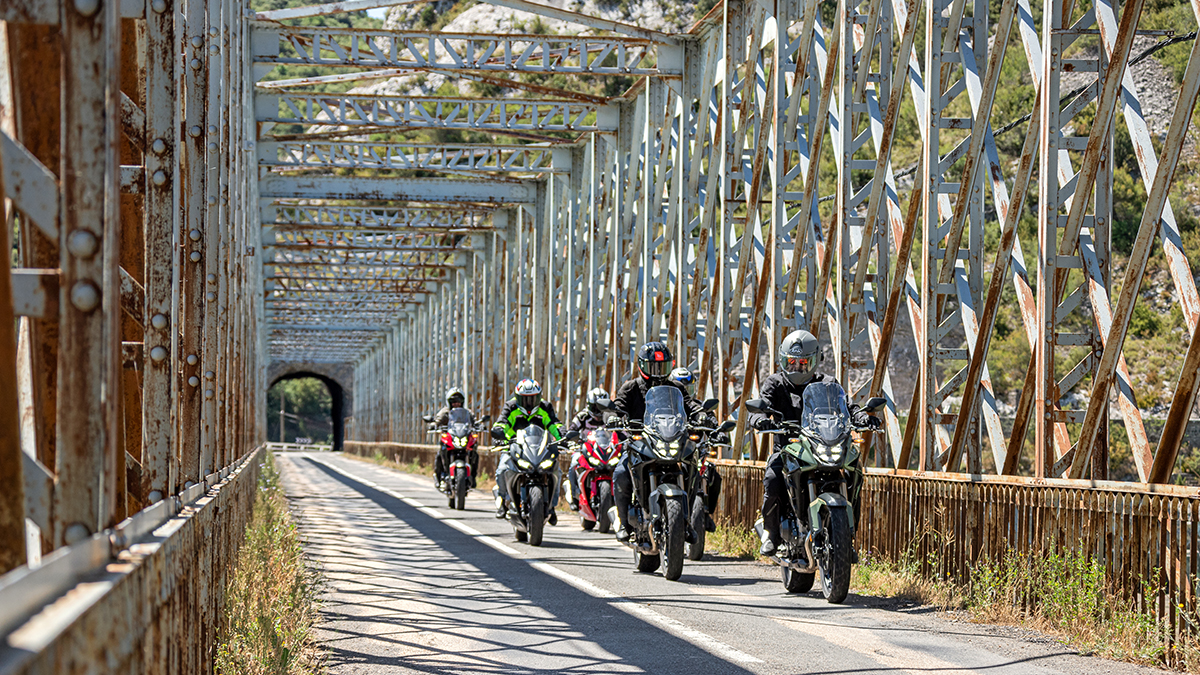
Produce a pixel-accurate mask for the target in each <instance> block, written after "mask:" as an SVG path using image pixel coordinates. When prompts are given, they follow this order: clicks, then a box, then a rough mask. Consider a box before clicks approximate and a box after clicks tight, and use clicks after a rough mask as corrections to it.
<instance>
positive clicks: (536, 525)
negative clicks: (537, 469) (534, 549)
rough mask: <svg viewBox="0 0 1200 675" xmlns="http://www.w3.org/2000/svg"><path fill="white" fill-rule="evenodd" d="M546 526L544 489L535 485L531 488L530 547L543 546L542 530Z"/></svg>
mask: <svg viewBox="0 0 1200 675" xmlns="http://www.w3.org/2000/svg"><path fill="white" fill-rule="evenodd" d="M545 526H546V500H545V499H544V498H543V497H542V487H541V486H540V485H534V486H533V487H531V488H529V545H530V546H541V545H542V528H544V527H545Z"/></svg>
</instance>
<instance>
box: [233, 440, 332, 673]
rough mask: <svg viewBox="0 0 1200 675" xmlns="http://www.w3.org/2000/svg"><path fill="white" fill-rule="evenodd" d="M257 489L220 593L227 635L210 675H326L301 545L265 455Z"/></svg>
mask: <svg viewBox="0 0 1200 675" xmlns="http://www.w3.org/2000/svg"><path fill="white" fill-rule="evenodd" d="M258 488H259V489H258V494H257V496H256V497H255V500H254V513H253V515H252V517H251V520H250V524H249V525H248V526H247V527H246V541H245V542H244V543H243V544H242V548H241V550H240V551H239V552H238V560H237V567H236V569H235V570H234V573H233V578H232V580H231V581H230V583H229V587H228V589H227V590H226V601H225V619H226V628H225V631H224V633H225V634H224V635H223V636H222V639H221V643H220V645H219V646H218V648H217V661H216V672H217V673H220V674H221V675H306V674H308V673H320V672H324V668H323V666H322V665H321V660H322V654H321V652H320V650H319V649H318V648H317V647H316V644H315V640H314V638H313V634H312V627H313V624H314V623H315V622H316V619H317V610H316V593H317V578H316V574H315V572H313V571H312V570H311V569H309V568H307V567H305V564H304V553H303V546H302V544H301V541H300V537H299V534H298V533H297V531H296V526H295V524H294V523H293V522H292V519H291V516H290V514H289V513H288V510H287V500H286V499H285V498H284V496H283V491H282V490H281V489H280V488H279V473H278V472H277V471H276V469H275V462H274V459H273V458H272V456H271V454H270V453H267V461H266V463H265V464H264V465H263V467H262V472H261V474H260V477H259V484H258Z"/></svg>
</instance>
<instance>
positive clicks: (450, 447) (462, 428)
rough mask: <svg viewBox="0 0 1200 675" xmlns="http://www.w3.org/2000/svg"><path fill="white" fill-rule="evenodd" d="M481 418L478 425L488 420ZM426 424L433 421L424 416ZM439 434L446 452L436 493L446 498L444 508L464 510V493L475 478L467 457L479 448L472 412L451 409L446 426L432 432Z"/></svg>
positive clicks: (477, 430) (465, 505)
mask: <svg viewBox="0 0 1200 675" xmlns="http://www.w3.org/2000/svg"><path fill="white" fill-rule="evenodd" d="M490 419H491V417H490V416H489V415H484V416H483V417H482V418H481V419H480V420H479V425H482V424H484V423H486V422H487V421H488V420H490ZM425 421H427V422H432V421H433V418H432V417H431V416H429V415H426V416H425ZM439 431H440V432H441V433H440V442H441V444H442V449H443V451H444V452H445V453H446V463H445V465H444V466H445V471H446V473H445V477H444V478H443V479H442V480H441V481H440V482H439V483H438V486H437V487H438V490H440V491H441V492H442V494H444V495H446V501H447V506H448V507H449V508H451V509H456V510H458V511H463V510H465V509H466V508H467V491H468V490H470V489H471V487H472V485H473V483H474V478H475V476H474V475H473V474H472V472H471V462H470V455H471V453H472V452H476V451H477V447H478V445H479V434H478V432H479V427H478V426H475V425H472V424H471V413H469V412H467V411H466V409H464V408H454V409H452V410H451V411H450V417H449V419H448V420H447V422H446V426H445V427H443V428H442V429H439V430H436V431H432V432H431V433H435V434H436V433H438V432H439Z"/></svg>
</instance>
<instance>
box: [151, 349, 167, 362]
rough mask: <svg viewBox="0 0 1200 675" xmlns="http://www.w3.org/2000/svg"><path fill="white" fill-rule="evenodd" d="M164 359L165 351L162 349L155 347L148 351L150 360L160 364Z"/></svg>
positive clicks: (165, 356)
mask: <svg viewBox="0 0 1200 675" xmlns="http://www.w3.org/2000/svg"><path fill="white" fill-rule="evenodd" d="M165 358H167V350H165V349H163V348H162V347H155V348H154V349H151V350H150V359H151V360H153V361H156V362H161V361H162V360H163V359H165Z"/></svg>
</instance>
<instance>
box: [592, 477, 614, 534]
mask: <svg viewBox="0 0 1200 675" xmlns="http://www.w3.org/2000/svg"><path fill="white" fill-rule="evenodd" d="M612 505H613V496H612V484H611V483H610V484H608V486H607V487H605V488H604V491H603V492H601V493H600V511H599V512H598V513H597V514H596V527H597V528H599V530H600V531H601V532H603V533H604V534H608V533H609V532H612V520H611V519H609V517H608V512H609V511H610V510H611V509H612Z"/></svg>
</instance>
